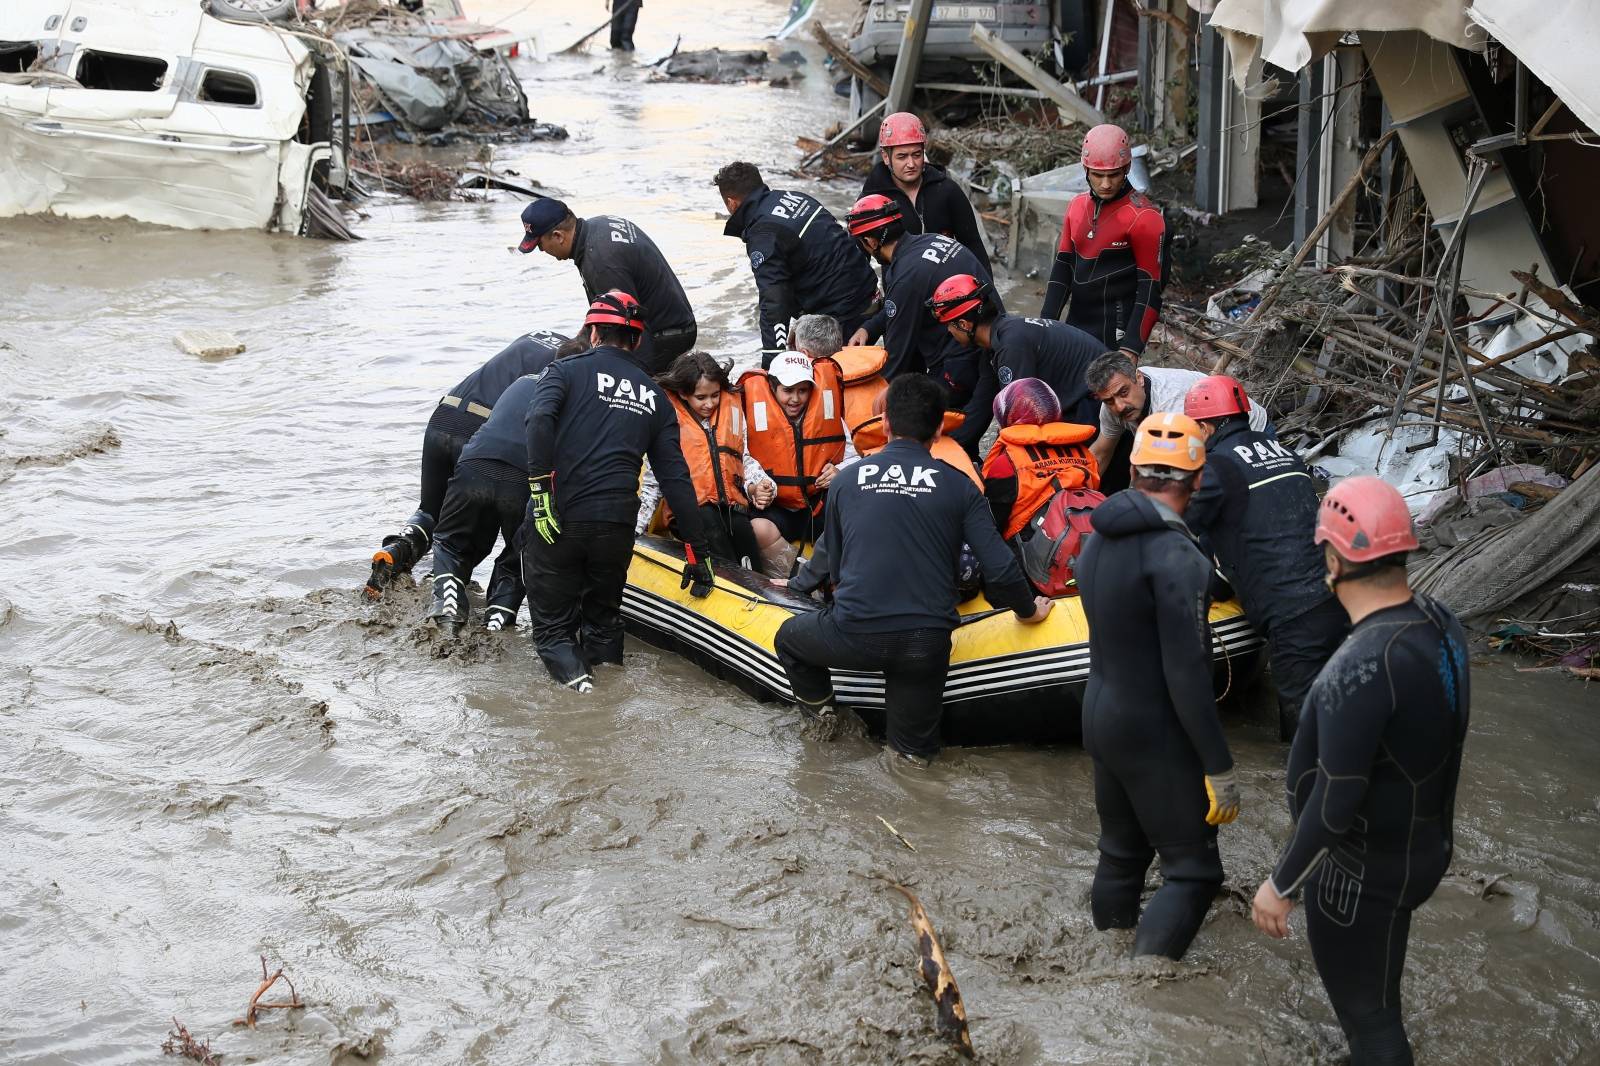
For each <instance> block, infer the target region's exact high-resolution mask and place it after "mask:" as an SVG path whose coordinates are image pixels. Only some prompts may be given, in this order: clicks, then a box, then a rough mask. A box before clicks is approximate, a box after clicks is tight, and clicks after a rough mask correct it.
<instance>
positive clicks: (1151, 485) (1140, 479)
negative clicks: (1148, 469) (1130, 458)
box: [1128, 467, 1200, 495]
mask: <svg viewBox="0 0 1600 1066" xmlns="http://www.w3.org/2000/svg"><path fill="white" fill-rule="evenodd" d="M1199 477H1200V471H1198V470H1190V471H1187V472H1185V473H1184V475H1183V476H1182V477H1155V476H1153V475H1151V474H1141V473H1139V468H1138V467H1134V469H1133V476H1132V477H1131V478H1130V479H1129V480H1128V484H1130V485H1132V486H1133V487H1134V488H1136V489H1138V490H1139V491H1140V492H1158V493H1159V492H1171V491H1173V490H1174V489H1181V490H1182V491H1183V493H1184V495H1188V494H1189V493H1192V492H1194V483H1195V481H1196V480H1198V479H1199Z"/></svg>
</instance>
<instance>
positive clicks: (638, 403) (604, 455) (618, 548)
mask: <svg viewBox="0 0 1600 1066" xmlns="http://www.w3.org/2000/svg"><path fill="white" fill-rule="evenodd" d="M641 315H642V312H641V310H640V307H639V303H638V301H636V300H635V299H634V298H633V297H632V296H629V295H628V294H627V293H623V292H615V291H613V292H606V293H602V294H601V295H600V297H599V299H597V300H595V301H594V303H593V304H591V305H590V307H589V314H588V315H587V317H585V319H584V327H585V329H586V330H587V332H588V335H589V343H590V344H591V345H592V346H593V347H591V348H590V349H589V350H588V351H586V352H583V353H580V354H578V355H574V356H571V357H570V358H567V359H563V360H561V361H560V362H558V363H554V364H552V365H551V366H550V368H549V369H548V370H547V371H546V372H545V373H544V375H543V376H541V377H540V379H539V383H538V385H537V386H536V387H535V388H534V392H533V406H532V407H530V408H529V410H528V417H527V435H526V442H527V454H528V491H529V497H530V498H529V500H528V505H527V517H526V519H525V520H524V522H523V528H522V529H521V531H520V532H519V534H518V536H519V537H520V540H521V544H522V580H523V581H524V583H526V585H527V587H528V613H529V615H530V617H531V619H532V621H533V642H534V645H535V647H537V648H538V651H539V658H540V659H541V660H543V661H544V665H545V669H547V670H549V671H550V676H551V677H553V678H555V679H556V680H557V681H559V682H560V683H561V684H563V685H566V686H567V687H568V688H571V689H575V690H576V691H578V692H588V691H590V690H591V689H593V687H594V679H593V670H594V667H595V666H596V665H598V664H600V663H621V662H622V590H623V586H624V584H625V583H626V581H627V576H628V565H629V563H630V562H631V561H632V559H633V523H634V519H635V517H636V516H637V515H638V513H639V474H640V470H641V468H642V465H643V463H644V457H645V456H646V455H648V456H649V457H650V469H651V470H652V471H654V473H655V476H656V481H657V483H659V484H660V486H661V492H662V495H664V496H665V497H666V498H667V504H668V506H670V507H671V508H672V510H673V513H674V514H676V515H677V517H678V529H679V531H680V532H681V533H682V535H683V538H684V541H685V547H686V551H685V557H686V559H687V562H686V563H685V565H684V568H683V585H682V587H683V588H689V589H690V590H691V592H692V594H693V595H694V596H697V597H703V596H709V595H710V594H711V587H712V577H711V567H710V564H709V561H708V560H709V559H710V554H709V552H707V551H706V549H705V543H704V541H703V539H702V538H701V535H700V533H701V530H700V512H699V508H698V506H697V502H698V501H697V500H696V499H695V492H694V483H693V482H692V481H691V480H690V478H689V468H688V466H687V465H686V464H685V463H684V459H683V451H682V448H681V447H680V445H679V443H678V416H677V414H676V413H675V412H674V411H673V409H672V401H670V400H669V399H668V398H667V397H666V396H665V395H663V394H662V392H661V387H660V386H659V385H657V384H656V383H655V382H654V381H652V380H651V378H650V376H649V375H648V374H646V373H645V372H644V370H643V369H641V368H640V366H639V364H638V363H637V362H635V360H634V357H633V353H634V351H635V350H636V349H637V348H638V346H639V341H640V338H641V336H642V335H643V333H644V330H645V321H644V319H643V318H642V317H641ZM691 586H692V587H691Z"/></svg>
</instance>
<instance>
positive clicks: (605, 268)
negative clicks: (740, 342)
mask: <svg viewBox="0 0 1600 1066" xmlns="http://www.w3.org/2000/svg"><path fill="white" fill-rule="evenodd" d="M619 2H624V0H619ZM535 248H537V249H539V250H540V251H541V252H543V253H545V254H546V255H548V256H550V257H551V258H552V259H570V260H572V261H573V262H574V263H575V264H577V267H578V276H579V277H581V278H582V279H583V294H584V296H585V297H587V298H588V299H589V300H590V301H593V300H596V299H598V298H599V297H600V295H601V294H602V293H605V292H608V291H611V290H613V289H614V290H617V291H619V292H628V293H637V294H638V301H639V306H640V307H641V308H643V309H644V318H645V321H646V322H649V323H650V330H649V332H647V333H646V334H644V336H643V338H642V339H641V340H640V343H639V350H638V351H637V352H635V353H634V356H633V358H634V361H635V362H637V363H638V364H639V365H640V366H642V367H644V368H645V371H646V372H647V373H650V374H659V373H661V372H662V371H663V370H665V369H667V367H669V366H671V365H672V361H673V360H674V359H676V358H678V356H680V355H682V354H683V353H684V352H686V351H688V350H689V349H690V348H693V347H694V339H695V335H696V333H697V331H698V327H697V326H696V325H695V320H694V309H693V308H691V307H690V306H689V297H687V296H685V295H684V293H683V286H682V285H681V284H680V283H679V282H678V275H676V274H674V273H673V272H672V267H671V266H669V265H668V264H667V260H666V257H665V256H663V255H662V254H661V250H660V249H659V248H657V247H656V245H655V242H654V241H652V240H651V239H650V238H649V236H648V235H647V234H646V233H645V232H644V230H642V229H640V228H639V227H638V226H635V225H634V224H633V223H632V222H629V221H628V220H627V219H625V218H618V217H617V216H616V215H596V216H595V217H594V218H583V219H580V218H577V217H575V216H574V215H573V213H572V212H571V211H570V210H569V209H568V208H567V205H566V204H564V203H562V202H561V201H560V200H552V199H550V198H549V197H542V198H540V199H538V200H535V201H533V203H531V204H529V205H528V206H527V207H525V208H523V209H522V242H521V243H520V244H518V245H517V250H518V251H520V252H522V253H523V254H524V255H526V254H527V253H529V252H531V251H533V250H534V249H535Z"/></svg>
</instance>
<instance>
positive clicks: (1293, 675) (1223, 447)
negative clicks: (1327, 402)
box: [1183, 375, 1349, 740]
mask: <svg viewBox="0 0 1600 1066" xmlns="http://www.w3.org/2000/svg"><path fill="white" fill-rule="evenodd" d="M1249 409H1250V400H1249V398H1248V397H1247V396H1246V395H1245V391H1244V386H1242V385H1240V384H1239V383H1238V382H1237V381H1235V380H1234V379H1233V378H1230V377H1227V376H1224V375H1217V376H1214V377H1208V378H1202V379H1201V380H1200V381H1198V382H1196V383H1195V385H1194V386H1193V387H1192V388H1191V389H1190V390H1189V393H1188V395H1187V396H1186V397H1185V398H1184V404H1183V410H1184V413H1185V414H1187V415H1188V416H1189V417H1190V418H1192V419H1194V420H1195V421H1196V422H1198V423H1199V424H1200V431H1201V433H1202V434H1204V436H1205V438H1206V456H1207V462H1206V480H1205V484H1203V485H1201V486H1200V490H1199V491H1198V492H1196V493H1195V494H1194V498H1193V499H1191V500H1190V501H1189V509H1188V510H1187V511H1185V512H1184V521H1186V522H1187V523H1188V525H1189V528H1190V529H1192V530H1194V532H1195V535H1196V536H1198V537H1199V538H1200V539H1201V543H1202V544H1203V545H1205V546H1206V547H1207V548H1208V549H1209V550H1210V551H1211V552H1212V553H1213V554H1214V555H1215V556H1216V559H1217V563H1218V565H1219V566H1220V567H1221V569H1222V574H1223V576H1224V577H1226V578H1227V579H1228V583H1229V584H1230V585H1232V586H1233V588H1234V591H1235V592H1236V593H1238V596H1239V602H1240V603H1242V604H1243V605H1244V609H1245V613H1246V614H1248V615H1249V616H1250V624H1251V625H1253V626H1254V627H1255V629H1256V631H1257V632H1259V633H1260V634H1261V635H1262V636H1263V637H1265V638H1266V640H1267V647H1268V649H1269V654H1270V658H1271V663H1272V683H1273V685H1274V686H1276V688H1277V690H1278V737H1279V739H1281V740H1288V739H1289V738H1290V737H1292V736H1294V730H1295V725H1296V723H1298V722H1299V720H1300V707H1301V704H1303V703H1304V702H1305V698H1306V693H1307V692H1308V691H1310V689H1311V682H1312V681H1313V680H1315V679H1316V676H1317V672H1318V671H1319V670H1321V669H1322V664H1323V663H1325V662H1327V661H1328V657H1329V656H1330V655H1332V654H1333V652H1334V649H1335V648H1337V647H1338V646H1339V644H1340V642H1341V641H1343V640H1344V636H1345V633H1346V631H1347V630H1348V629H1349V625H1348V623H1347V622H1346V620H1345V613H1344V609H1343V608H1342V607H1340V606H1339V601H1338V600H1337V599H1336V598H1335V597H1334V595H1333V593H1332V592H1331V591H1330V590H1329V589H1328V587H1327V586H1326V585H1325V584H1324V583H1323V580H1322V579H1323V574H1324V572H1325V570H1326V567H1325V565H1324V562H1323V558H1322V551H1321V550H1320V549H1319V548H1318V547H1317V546H1316V544H1314V543H1313V542H1312V539H1311V537H1310V535H1309V534H1310V533H1311V531H1312V530H1314V529H1315V528H1316V524H1317V490H1316V486H1315V485H1313V484H1312V482H1311V472H1310V471H1309V470H1307V469H1306V465H1305V463H1303V462H1301V461H1300V457H1299V456H1298V455H1296V454H1295V453H1294V452H1293V451H1291V450H1290V449H1289V448H1287V447H1285V446H1284V445H1282V444H1279V443H1278V442H1277V441H1276V440H1274V439H1273V438H1271V437H1269V436H1267V435H1266V434H1265V433H1261V432H1259V431H1257V430H1254V429H1251V428H1250V422H1249V419H1248V418H1247V416H1246V412H1248V411H1249Z"/></svg>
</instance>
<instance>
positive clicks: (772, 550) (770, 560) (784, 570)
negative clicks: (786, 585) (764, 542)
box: [761, 540, 796, 580]
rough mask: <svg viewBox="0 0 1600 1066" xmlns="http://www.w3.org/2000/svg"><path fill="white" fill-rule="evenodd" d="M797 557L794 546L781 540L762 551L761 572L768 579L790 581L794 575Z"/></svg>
mask: <svg viewBox="0 0 1600 1066" xmlns="http://www.w3.org/2000/svg"><path fill="white" fill-rule="evenodd" d="M795 557H796V553H795V550H794V545H793V544H790V543H789V542H788V541H786V540H780V541H778V542H777V543H776V544H774V545H772V546H771V547H767V548H762V549H761V572H762V573H763V574H765V575H766V576H767V577H771V578H783V579H784V580H788V579H789V578H790V577H792V576H793V575H794V561H795Z"/></svg>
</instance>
